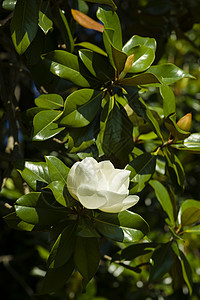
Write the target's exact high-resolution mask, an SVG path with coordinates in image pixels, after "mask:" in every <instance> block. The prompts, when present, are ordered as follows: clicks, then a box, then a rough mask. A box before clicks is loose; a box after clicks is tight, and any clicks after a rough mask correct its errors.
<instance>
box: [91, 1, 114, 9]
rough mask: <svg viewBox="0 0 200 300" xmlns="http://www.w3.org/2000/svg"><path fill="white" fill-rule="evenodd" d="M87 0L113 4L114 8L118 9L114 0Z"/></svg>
mask: <svg viewBox="0 0 200 300" xmlns="http://www.w3.org/2000/svg"><path fill="white" fill-rule="evenodd" d="M85 1H86V2H92V3H99V4H106V5H109V6H111V7H112V8H113V9H114V10H116V9H117V6H116V5H115V2H114V1H113V0H85Z"/></svg>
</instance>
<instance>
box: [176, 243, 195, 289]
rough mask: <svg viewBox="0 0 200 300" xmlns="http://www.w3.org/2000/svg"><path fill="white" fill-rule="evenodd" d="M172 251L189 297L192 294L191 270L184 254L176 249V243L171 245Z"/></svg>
mask: <svg viewBox="0 0 200 300" xmlns="http://www.w3.org/2000/svg"><path fill="white" fill-rule="evenodd" d="M172 249H173V251H174V253H175V254H176V256H177V258H178V259H179V261H180V263H181V269H182V276H183V279H184V281H185V283H186V284H187V286H188V288H189V292H190V295H191V294H192V282H193V280H192V270H191V267H190V264H189V262H188V260H187V259H186V257H185V254H184V253H183V252H182V251H181V250H180V249H179V248H178V245H177V243H173V244H172Z"/></svg>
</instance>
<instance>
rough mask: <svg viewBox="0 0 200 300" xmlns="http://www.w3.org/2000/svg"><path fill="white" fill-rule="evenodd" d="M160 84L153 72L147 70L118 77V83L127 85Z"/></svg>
mask: <svg viewBox="0 0 200 300" xmlns="http://www.w3.org/2000/svg"><path fill="white" fill-rule="evenodd" d="M157 83H158V84H160V80H159V79H158V78H157V77H156V76H155V75H154V74H153V73H150V72H149V71H148V72H145V73H142V74H138V75H134V76H132V77H128V78H124V79H120V80H119V81H118V84H120V85H127V86H136V85H146V84H157Z"/></svg>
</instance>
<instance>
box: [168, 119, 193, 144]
mask: <svg viewBox="0 0 200 300" xmlns="http://www.w3.org/2000/svg"><path fill="white" fill-rule="evenodd" d="M164 123H165V127H166V128H167V129H168V130H169V132H170V133H171V134H172V135H173V137H174V138H175V140H176V141H178V140H184V139H186V138H187V137H188V136H190V132H187V131H184V130H182V129H180V128H179V127H178V125H177V124H176V122H175V114H173V115H171V116H169V117H167V118H166V119H165V121H164Z"/></svg>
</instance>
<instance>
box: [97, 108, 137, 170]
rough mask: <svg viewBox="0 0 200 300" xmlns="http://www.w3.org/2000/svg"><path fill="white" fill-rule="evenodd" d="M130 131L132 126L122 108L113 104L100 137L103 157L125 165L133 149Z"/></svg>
mask: <svg viewBox="0 0 200 300" xmlns="http://www.w3.org/2000/svg"><path fill="white" fill-rule="evenodd" d="M132 129H133V127H132V124H131V122H130V120H129V119H128V117H127V114H126V111H125V110H124V108H123V107H122V106H120V105H117V104H114V106H113V109H112V110H111V111H110V113H109V115H108V118H107V121H106V123H105V128H104V133H103V136H102V149H103V151H104V153H105V155H107V156H108V157H110V158H113V159H117V161H119V162H121V164H122V165H126V163H127V162H128V154H129V153H130V152H131V151H132V149H133V137H132Z"/></svg>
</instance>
